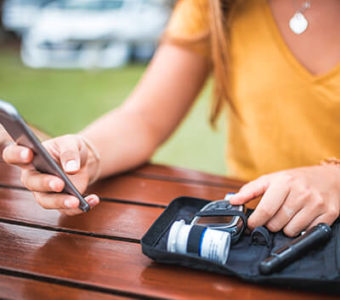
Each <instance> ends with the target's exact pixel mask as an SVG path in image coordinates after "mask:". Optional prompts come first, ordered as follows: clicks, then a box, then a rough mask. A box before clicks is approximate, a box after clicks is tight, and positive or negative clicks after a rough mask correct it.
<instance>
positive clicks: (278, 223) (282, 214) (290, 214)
mask: <svg viewBox="0 0 340 300" xmlns="http://www.w3.org/2000/svg"><path fill="white" fill-rule="evenodd" d="M302 208H303V202H301V201H296V199H295V197H294V196H292V193H289V194H288V196H287V197H286V201H285V202H284V204H283V205H282V206H281V208H280V209H279V210H278V212H277V213H276V214H275V215H274V217H272V218H271V219H270V220H269V221H268V223H267V224H266V227H267V228H268V229H269V230H270V231H272V232H277V231H279V230H281V229H282V228H283V227H285V226H286V225H287V224H288V223H289V222H290V220H292V219H293V218H294V216H295V215H296V214H297V213H298V212H299V211H300V210H301V209H302Z"/></svg>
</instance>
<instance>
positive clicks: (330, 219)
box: [306, 214, 337, 229]
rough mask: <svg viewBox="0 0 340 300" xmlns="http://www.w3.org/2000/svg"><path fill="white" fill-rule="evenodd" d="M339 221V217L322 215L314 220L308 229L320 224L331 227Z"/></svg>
mask: <svg viewBox="0 0 340 300" xmlns="http://www.w3.org/2000/svg"><path fill="white" fill-rule="evenodd" d="M336 219H337V217H334V216H332V215H327V214H324V215H321V216H319V217H317V218H316V219H314V221H313V222H311V223H310V224H309V225H308V226H307V227H306V229H310V228H312V227H314V226H316V225H318V224H320V223H326V224H328V225H329V226H331V225H332V224H333V223H334V221H335V220H336Z"/></svg>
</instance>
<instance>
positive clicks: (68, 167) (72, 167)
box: [65, 160, 78, 172]
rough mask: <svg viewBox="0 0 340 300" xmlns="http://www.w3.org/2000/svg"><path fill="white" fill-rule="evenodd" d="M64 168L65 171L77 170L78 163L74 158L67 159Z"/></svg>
mask: <svg viewBox="0 0 340 300" xmlns="http://www.w3.org/2000/svg"><path fill="white" fill-rule="evenodd" d="M65 170H66V171H67V172H74V171H77V170H78V164H77V162H76V161H75V160H69V161H68V162H67V163H66V165H65Z"/></svg>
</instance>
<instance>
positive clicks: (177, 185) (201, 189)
mask: <svg viewBox="0 0 340 300" xmlns="http://www.w3.org/2000/svg"><path fill="white" fill-rule="evenodd" d="M235 190H236V188H235V187H234V188H231V187H220V186H209V185H201V184H196V183H183V182H176V181H166V180H159V179H150V178H139V177H136V176H131V175H122V176H120V177H116V178H114V179H112V178H108V179H106V180H103V181H100V182H98V183H95V184H94V185H93V186H90V187H89V190H88V192H89V193H92V192H97V193H98V195H99V196H100V197H106V198H114V199H124V200H129V201H136V202H139V203H150V204H159V205H168V204H169V203H170V202H171V201H172V200H173V199H174V198H177V197H180V196H191V197H198V198H203V199H208V200H217V199H223V197H224V196H225V194H226V193H228V192H235Z"/></svg>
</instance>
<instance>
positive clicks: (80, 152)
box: [2, 135, 99, 215]
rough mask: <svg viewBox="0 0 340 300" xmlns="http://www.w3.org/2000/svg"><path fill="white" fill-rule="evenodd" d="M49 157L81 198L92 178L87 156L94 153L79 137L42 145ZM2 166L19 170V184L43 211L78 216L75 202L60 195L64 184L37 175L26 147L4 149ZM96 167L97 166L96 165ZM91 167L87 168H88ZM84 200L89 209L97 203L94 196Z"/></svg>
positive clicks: (15, 146)
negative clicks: (62, 171) (50, 210)
mask: <svg viewBox="0 0 340 300" xmlns="http://www.w3.org/2000/svg"><path fill="white" fill-rule="evenodd" d="M42 144H43V146H44V147H45V148H46V150H47V151H48V152H49V153H50V155H51V156H52V157H53V158H54V159H55V161H56V162H57V163H58V164H59V165H60V166H61V168H62V169H63V170H64V172H65V173H66V174H67V175H68V177H69V178H70V180H71V181H72V183H73V184H74V185H75V187H76V188H77V189H78V190H79V192H80V193H81V194H82V193H83V192H84V191H85V190H86V188H87V186H88V183H89V181H90V180H91V178H93V177H94V176H95V174H92V173H95V169H96V168H98V167H99V166H93V161H94V160H93V159H91V156H93V155H94V153H91V151H90V150H89V149H88V147H87V145H86V143H85V142H84V140H83V138H82V137H81V136H80V135H65V136H61V137H57V138H54V139H50V140H47V141H45V142H43V143H42ZM2 156H3V159H4V161H5V162H6V163H8V164H12V165H16V166H19V167H21V171H22V173H21V181H22V183H23V184H24V186H25V187H26V188H27V189H29V190H31V191H32V192H33V194H34V197H35V199H36V201H37V202H38V203H39V204H40V205H41V206H42V207H44V208H46V209H58V210H59V211H60V212H62V213H64V214H66V215H77V214H80V213H82V210H80V209H79V208H78V206H79V200H78V199H77V198H76V197H74V196H72V195H69V194H65V193H61V192H62V190H63V189H64V181H63V180H62V179H60V178H59V177H57V176H54V175H49V174H45V173H41V172H39V171H37V170H36V169H35V168H34V167H33V165H32V160H33V152H32V151H31V150H30V149H29V148H26V147H23V146H18V145H16V144H15V143H12V144H9V145H8V146H6V147H5V148H4V150H3V152H2ZM96 163H99V162H98V161H97V162H96ZM90 164H92V165H91V166H89V165H90ZM85 200H86V201H87V202H88V203H89V205H90V207H91V208H93V207H94V206H95V205H97V204H98V203H99V197H98V196H97V195H94V194H92V195H88V196H87V197H85Z"/></svg>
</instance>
